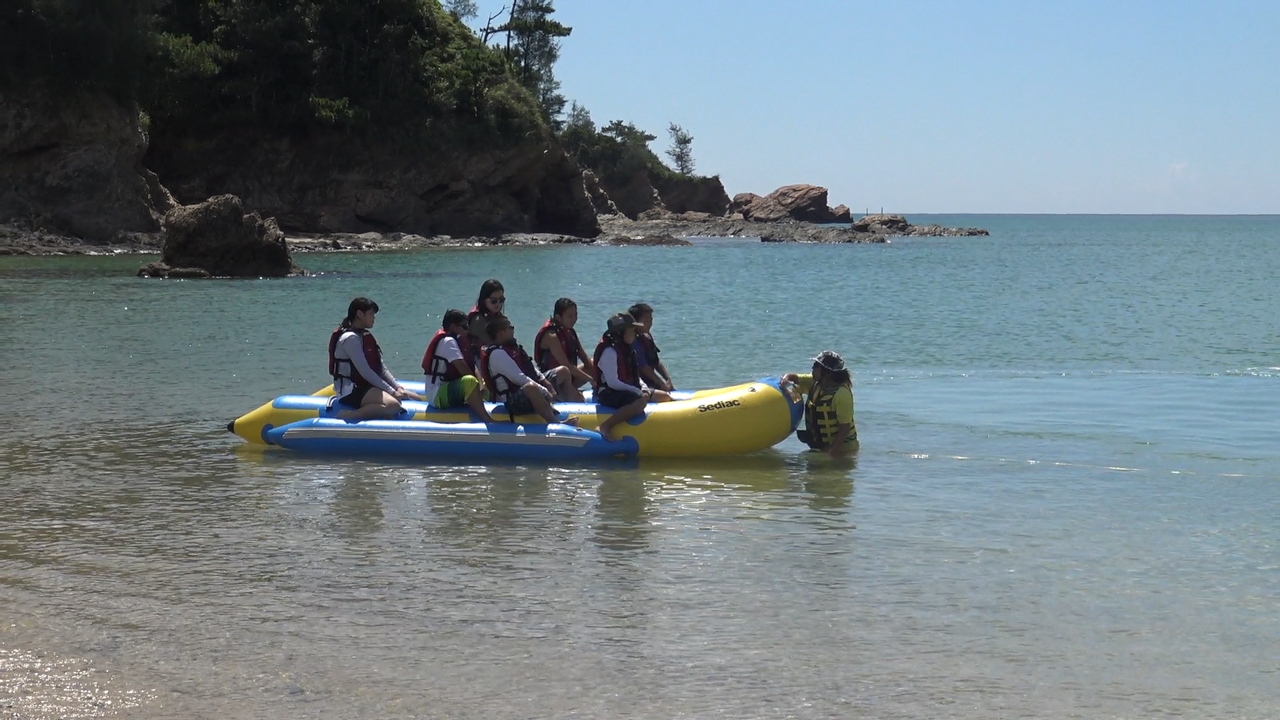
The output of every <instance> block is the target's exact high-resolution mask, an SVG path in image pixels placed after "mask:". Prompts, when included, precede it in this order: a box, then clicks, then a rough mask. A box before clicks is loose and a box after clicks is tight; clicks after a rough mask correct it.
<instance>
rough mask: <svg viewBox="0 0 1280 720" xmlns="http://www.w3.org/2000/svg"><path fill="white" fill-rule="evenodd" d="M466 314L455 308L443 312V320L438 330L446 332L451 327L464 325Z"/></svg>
mask: <svg viewBox="0 0 1280 720" xmlns="http://www.w3.org/2000/svg"><path fill="white" fill-rule="evenodd" d="M466 324H467V314H466V313H464V312H462V311H461V310H458V309H456V308H449V309H448V310H445V311H444V320H443V321H442V322H441V323H440V329H442V330H448V329H449V326H451V325H466Z"/></svg>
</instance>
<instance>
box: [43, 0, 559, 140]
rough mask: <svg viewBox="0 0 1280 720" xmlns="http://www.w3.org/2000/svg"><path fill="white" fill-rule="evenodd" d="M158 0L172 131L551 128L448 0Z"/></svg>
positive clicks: (159, 66)
mask: <svg viewBox="0 0 1280 720" xmlns="http://www.w3.org/2000/svg"><path fill="white" fill-rule="evenodd" d="M26 1H29V0H26ZM111 1H112V2H115V1H121V0H111ZM156 2H158V3H159V11H158V13H157V15H156V23H155V24H156V30H157V34H156V37H157V47H158V48H159V52H158V53H157V57H156V60H155V63H154V68H155V73H154V78H153V81H152V82H151V83H150V87H149V92H148V98H147V105H148V106H149V108H154V109H153V110H152V115H153V117H154V118H155V120H156V122H157V124H158V125H159V126H160V127H161V128H162V129H164V128H168V129H171V130H174V131H176V132H184V131H189V130H190V129H192V128H201V127H202V128H206V129H209V130H216V129H218V128H231V127H236V128H244V129H253V128H267V129H271V130H273V131H285V132H300V131H305V130H307V129H308V128H314V127H321V126H340V127H347V128H359V127H373V126H375V125H376V126H377V127H379V128H382V129H387V130H396V131H398V130H407V131H414V132H419V134H422V135H424V136H428V135H429V136H431V137H436V138H442V137H445V136H444V135H441V132H442V130H447V129H448V128H450V127H453V128H468V130H467V132H468V133H470V134H471V135H473V136H474V135H475V133H476V132H480V133H481V134H483V133H484V132H489V133H492V132H497V133H499V134H500V135H502V136H504V137H510V138H515V137H519V136H522V135H525V134H528V133H542V132H545V130H544V127H545V123H544V122H543V121H542V120H541V118H540V117H539V115H540V114H539V112H538V109H537V105H536V101H535V99H534V97H533V96H532V95H530V94H529V93H528V92H527V91H525V90H523V89H522V88H521V86H520V83H519V80H518V78H517V77H516V75H515V73H514V72H513V71H512V70H511V69H510V68H509V62H508V60H507V59H506V56H505V55H504V52H503V51H502V50H501V49H498V48H490V47H488V46H486V45H485V44H484V43H482V42H481V41H480V39H479V38H477V37H476V36H475V34H474V33H472V32H471V31H470V30H469V29H468V28H467V27H466V26H464V25H463V24H462V22H461V21H460V20H459V19H458V18H457V17H454V16H453V15H451V14H450V13H449V12H446V10H445V9H444V8H443V7H442V6H441V5H440V3H439V2H437V1H436V0H378V1H377V2H373V1H366V0H294V1H293V2H280V1H279V0H156ZM465 5H466V4H465V3H452V2H451V3H450V6H451V9H453V10H454V11H455V12H461V13H465V12H466V11H467V9H468V8H467V7H465ZM441 123H442V124H441ZM429 125H431V127H433V128H434V129H433V130H432V131H431V132H429V133H421V132H420V131H423V130H426V129H427V127H428V126H429ZM184 128H185V130H184ZM477 139H479V138H478V136H477Z"/></svg>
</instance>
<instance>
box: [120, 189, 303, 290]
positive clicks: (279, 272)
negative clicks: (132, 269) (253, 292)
mask: <svg viewBox="0 0 1280 720" xmlns="http://www.w3.org/2000/svg"><path fill="white" fill-rule="evenodd" d="M164 226H165V239H164V245H163V247H162V248H161V250H160V262H158V263H149V264H147V265H145V266H143V268H142V269H141V270H139V271H138V274H139V275H141V276H145V277H171V278H198V277H285V276H287V275H298V274H301V273H302V270H301V269H300V268H299V267H298V266H296V265H294V264H293V260H292V258H291V256H290V254H289V246H288V244H287V243H286V242H285V237H284V233H283V232H281V231H280V228H279V227H278V226H277V225H276V221H275V220H274V219H272V218H267V219H266V220H263V219H262V218H261V217H260V216H259V215H258V214H257V213H254V212H250V213H246V212H245V211H244V205H243V204H242V203H241V201H240V198H238V197H236V196H234V195H219V196H216V197H212V198H209V199H208V200H206V201H205V202H202V203H198V204H195V205H183V206H179V207H176V208H174V209H172V210H170V211H169V212H168V213H166V214H165V218H164Z"/></svg>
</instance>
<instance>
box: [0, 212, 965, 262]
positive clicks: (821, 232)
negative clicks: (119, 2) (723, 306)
mask: <svg viewBox="0 0 1280 720" xmlns="http://www.w3.org/2000/svg"><path fill="white" fill-rule="evenodd" d="M867 218H885V219H891V225H889V226H884V225H877V224H874V223H871V224H867V223H866V222H865V221H866V219H867ZM859 223H863V224H862V225H861V226H860V225H859ZM600 227H601V233H600V234H599V235H598V236H596V237H594V238H584V237H577V236H574V235H563V234H555V233H507V234H503V235H497V236H470V237H454V236H449V235H436V236H431V237H426V236H422V235H415V234H412V233H400V232H391V233H376V232H368V233H359V234H355V233H296V232H295V233H285V241H286V242H287V243H288V246H289V251H290V252H291V253H302V254H309V253H326V252H394V251H404V250H422V249H429V248H460V247H506V246H515V247H528V246H539V245H602V246H615V245H689V244H691V243H690V242H689V241H688V239H687V238H691V237H695V238H744V239H750V238H759V239H760V241H761V242H766V243H773V242H786V243H809V244H834V243H840V244H845V243H851V244H868V243H887V242H889V240H890V238H892V237H901V236H931V237H939V236H945V237H960V236H971V235H986V234H988V233H987V231H986V230H981V229H978V228H943V227H941V226H937V225H923V226H919V225H910V224H908V223H907V222H906V219H905V218H903V217H902V216H900V215H883V216H881V215H876V216H867V217H866V218H862V219H860V220H858V221H855V222H854V223H853V224H851V225H849V226H844V225H832V224H814V223H809V222H801V221H782V222H752V221H748V220H742V219H733V218H724V217H714V216H711V215H707V214H705V213H684V214H681V215H668V216H663V217H656V218H650V219H644V220H631V219H629V218H626V217H625V216H621V215H602V216H600ZM118 240H119V241H118V242H113V243H109V244H97V243H89V242H86V241H84V240H81V239H79V238H72V237H66V236H62V235H54V234H49V233H45V232H41V231H38V230H29V229H24V228H20V227H14V226H6V225H0V256H3V255H9V256H14V255H19V256H75V255H84V256H109V255H158V254H160V251H161V245H162V243H163V234H161V233H151V234H146V233H129V234H125V233H121V234H120V235H119V236H118Z"/></svg>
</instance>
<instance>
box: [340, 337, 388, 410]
mask: <svg viewBox="0 0 1280 720" xmlns="http://www.w3.org/2000/svg"><path fill="white" fill-rule="evenodd" d="M333 357H334V358H335V359H337V360H347V361H349V362H350V363H351V364H352V366H354V367H355V369H356V372H358V373H360V377H362V378H364V380H365V382H367V383H369V384H370V385H372V386H374V387H376V388H379V389H381V390H385V391H386V392H387V393H389V394H391V395H394V394H395V392H396V385H397V384H398V383H397V382H396V378H395V376H394V375H392V374H391V371H390V370H388V369H387V366H386V363H383V365H382V374H381V375H379V374H378V373H376V372H374V371H373V368H372V367H370V366H369V360H368V358H366V357H365V356H364V341H363V339H362V338H361V337H360V333H357V332H354V331H348V332H345V333H343V334H342V335H340V336H339V337H338V346H337V347H335V348H334V349H333ZM333 389H334V392H336V393H337V394H338V397H345V396H347V395H349V394H350V393H351V391H352V390H354V389H355V383H353V382H351V381H350V380H348V379H347V378H338V379H337V380H335V381H334V384H333Z"/></svg>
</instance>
